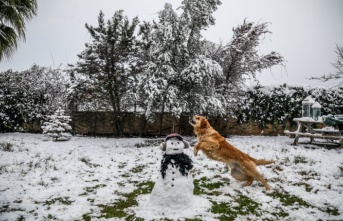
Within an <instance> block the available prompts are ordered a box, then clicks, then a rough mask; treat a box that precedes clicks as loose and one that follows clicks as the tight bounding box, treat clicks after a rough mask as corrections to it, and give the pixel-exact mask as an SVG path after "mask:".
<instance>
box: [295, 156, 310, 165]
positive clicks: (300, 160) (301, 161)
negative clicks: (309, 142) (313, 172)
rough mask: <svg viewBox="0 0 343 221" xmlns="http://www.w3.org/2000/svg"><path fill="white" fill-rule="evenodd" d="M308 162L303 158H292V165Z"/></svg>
mask: <svg viewBox="0 0 343 221" xmlns="http://www.w3.org/2000/svg"><path fill="white" fill-rule="evenodd" d="M308 162H309V161H308V160H307V158H306V157H304V156H294V164H298V163H308Z"/></svg>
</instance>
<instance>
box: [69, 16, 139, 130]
mask: <svg viewBox="0 0 343 221" xmlns="http://www.w3.org/2000/svg"><path fill="white" fill-rule="evenodd" d="M138 22H139V21H138V18H134V19H133V20H132V22H131V23H130V21H129V20H128V18H127V17H126V16H124V15H123V11H122V10H120V11H117V12H115V13H114V15H113V17H112V18H111V19H110V20H108V21H107V22H105V19H104V14H103V13H102V12H100V14H99V17H98V27H92V26H89V25H87V24H86V29H87V30H88V32H89V33H90V36H91V37H92V41H91V42H90V43H87V44H86V45H85V46H86V49H85V50H84V51H83V52H82V53H81V54H80V55H79V61H78V62H77V64H76V66H75V67H72V68H71V69H70V70H69V72H70V73H71V75H72V76H73V78H74V79H77V80H76V81H74V85H73V90H74V91H73V93H72V97H73V98H74V99H76V100H80V99H83V98H86V99H87V100H88V101H89V100H91V101H93V103H92V105H93V106H99V107H100V108H101V109H102V110H107V111H111V112H112V113H113V122H114V125H115V130H116V131H117V134H118V135H122V133H123V125H122V117H123V116H122V114H123V112H124V111H127V110H130V109H129V108H130V107H127V104H128V103H130V102H131V103H134V101H132V99H134V96H132V90H135V88H137V87H136V83H137V82H136V78H135V76H134V73H136V72H134V71H132V70H133V69H134V67H135V65H136V63H137V47H136V39H135V30H136V27H137V25H138ZM80 79H81V80H80ZM125 108H127V109H125Z"/></svg>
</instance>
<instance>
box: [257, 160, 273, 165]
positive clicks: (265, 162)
mask: <svg viewBox="0 0 343 221" xmlns="http://www.w3.org/2000/svg"><path fill="white" fill-rule="evenodd" d="M254 162H255V164H256V165H257V166H259V165H268V164H272V163H275V161H274V160H257V159H254Z"/></svg>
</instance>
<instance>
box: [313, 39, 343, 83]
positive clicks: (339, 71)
mask: <svg viewBox="0 0 343 221" xmlns="http://www.w3.org/2000/svg"><path fill="white" fill-rule="evenodd" d="M335 53H336V54H337V60H336V62H335V63H332V66H333V67H334V68H335V69H336V71H335V73H330V74H328V75H323V76H321V77H311V78H310V79H311V80H321V81H323V82H325V81H329V80H342V79H343V46H342V45H338V44H337V45H336V51H335ZM342 85H343V80H342V81H341V82H339V83H338V85H337V86H342Z"/></svg>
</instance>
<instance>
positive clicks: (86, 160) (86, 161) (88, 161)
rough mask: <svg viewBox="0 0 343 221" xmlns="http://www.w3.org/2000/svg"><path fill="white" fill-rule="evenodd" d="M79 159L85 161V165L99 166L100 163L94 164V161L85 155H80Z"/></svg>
mask: <svg viewBox="0 0 343 221" xmlns="http://www.w3.org/2000/svg"><path fill="white" fill-rule="evenodd" d="M80 161H81V162H83V163H85V164H86V165H87V166H89V167H91V168H92V167H99V166H100V164H95V163H92V162H91V161H90V159H89V158H86V157H82V158H80Z"/></svg>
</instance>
